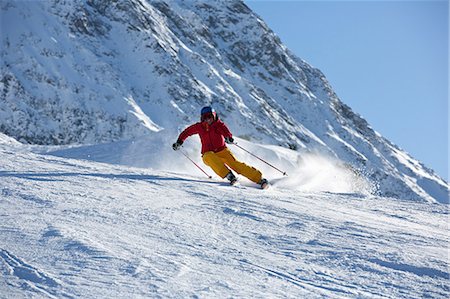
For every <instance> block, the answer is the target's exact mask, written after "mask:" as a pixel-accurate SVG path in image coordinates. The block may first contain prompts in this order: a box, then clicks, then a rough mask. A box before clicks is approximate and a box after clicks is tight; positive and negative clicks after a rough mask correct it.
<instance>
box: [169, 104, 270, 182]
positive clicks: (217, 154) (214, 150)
mask: <svg viewBox="0 0 450 299" xmlns="http://www.w3.org/2000/svg"><path fill="white" fill-rule="evenodd" d="M200 115H201V117H200V120H201V121H200V122H197V123H195V124H193V125H191V126H189V127H187V128H186V129H185V130H184V131H183V132H181V133H180V136H178V140H177V142H175V143H174V144H173V145H172V148H173V149H174V150H178V149H179V148H180V146H181V145H182V144H183V142H184V141H185V140H186V138H188V137H189V136H192V135H194V134H198V135H199V136H200V141H201V143H202V151H201V152H202V158H203V162H204V163H205V164H206V165H208V166H209V167H211V168H212V170H213V171H214V172H215V173H216V174H217V175H218V176H220V177H221V178H227V179H228V180H229V181H230V184H231V185H234V184H235V183H236V182H237V178H236V176H235V175H234V174H233V172H232V171H231V170H230V169H232V170H234V171H235V172H237V173H239V174H241V175H243V176H245V177H246V178H248V179H249V180H251V181H253V182H255V183H257V184H259V185H260V186H261V188H263V189H265V188H266V187H267V186H268V181H267V180H266V179H264V178H263V177H262V173H261V171H259V170H258V169H256V168H254V167H251V166H249V165H247V164H245V163H243V162H240V161H238V160H237V159H236V157H235V156H234V155H233V154H232V153H231V151H230V149H229V148H228V147H227V146H226V143H227V144H232V143H233V142H234V140H233V135H232V134H231V132H230V130H229V129H228V127H227V126H226V125H225V123H224V122H223V121H221V120H220V119H219V117H218V115H217V113H216V111H215V110H214V109H213V108H212V107H211V106H206V107H203V108H202V110H201V113H200Z"/></svg>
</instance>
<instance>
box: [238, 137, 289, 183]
mask: <svg viewBox="0 0 450 299" xmlns="http://www.w3.org/2000/svg"><path fill="white" fill-rule="evenodd" d="M233 144H234V145H236V146H237V147H238V148H240V149H241V150H244V151H246V152H247V153H249V154H250V155H252V156H253V157H255V158H257V159H259V160H261V161H263V162H264V163H266V164H267V165H269V166H270V167H272V168H274V169H276V170H278V171H279V172H281V173H282V174H283V175H285V176H287V173H286V171H282V170H279V169H278V168H276V167H275V166H273V165H272V164H270V163H269V162H267V161H264V160H263V159H261V158H260V157H258V156H257V155H255V154H253V153H251V152H249V151H248V150H246V149H245V148H243V147H242V146H240V145H239V144H237V143H236V142H233Z"/></svg>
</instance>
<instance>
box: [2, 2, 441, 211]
mask: <svg viewBox="0 0 450 299" xmlns="http://www.w3.org/2000/svg"><path fill="white" fill-rule="evenodd" d="M0 6H1V18H0V19H1V22H2V23H1V27H2V30H1V49H0V51H1V52H0V58H1V59H0V61H1V62H0V63H1V73H0V94H1V98H0V108H1V109H0V132H3V133H5V134H7V135H9V136H13V137H15V138H16V139H17V140H19V141H21V142H26V143H34V144H75V143H83V144H86V143H89V144H93V143H100V142H111V141H116V140H124V139H129V138H136V137H139V136H143V135H146V134H152V133H154V132H160V131H161V130H162V131H163V132H164V133H165V134H167V135H168V136H171V137H172V140H171V142H173V141H174V139H175V138H176V136H177V134H178V133H179V130H180V129H181V128H182V127H184V126H186V125H187V124H189V123H191V122H193V121H196V120H197V119H198V112H199V109H200V108H201V107H202V106H203V105H205V104H213V105H214V106H215V107H216V109H217V110H218V111H219V113H220V115H221V117H222V118H223V119H224V120H225V121H226V122H227V123H228V124H229V126H230V127H231V129H232V131H233V132H234V134H235V135H237V136H240V137H242V138H244V139H247V140H251V141H253V142H258V143H265V144H272V145H282V146H284V147H287V148H293V149H297V150H298V151H299V152H302V153H305V152H313V153H316V152H319V153H321V154H322V155H323V154H326V155H328V156H331V157H335V158H338V159H340V160H341V161H343V162H345V163H347V164H349V165H352V167H353V168H354V169H357V170H358V171H360V172H361V173H364V174H365V175H367V177H369V178H370V179H371V180H372V181H373V182H374V183H375V184H377V185H378V186H379V188H378V190H379V194H380V195H384V196H392V197H397V198H403V199H411V200H416V201H430V202H434V201H439V202H448V195H449V185H448V183H447V182H445V181H444V180H442V179H441V178H439V177H438V176H437V175H436V174H435V173H434V172H433V171H432V170H430V169H428V168H426V167H425V166H424V165H422V164H421V163H419V162H418V161H417V160H415V159H414V158H412V157H411V156H409V155H408V154H407V153H406V152H404V151H402V150H401V149H399V148H398V147H396V146H395V145H393V144H392V143H391V142H389V141H388V140H386V139H384V138H383V137H382V136H380V135H379V134H378V133H376V132H375V131H374V130H373V129H372V128H371V127H370V126H369V125H368V124H367V122H366V121H365V120H364V119H362V118H361V117H360V116H359V115H357V114H355V113H354V112H353V111H352V110H351V109H350V108H349V107H348V106H346V105H345V104H343V103H342V102H341V101H340V100H339V99H338V97H337V95H336V94H335V93H334V92H333V90H332V88H331V87H330V86H329V84H328V82H327V81H326V79H325V77H324V76H323V74H322V73H321V72H320V71H319V70H317V69H315V68H313V67H311V66H310V65H308V64H307V63H306V62H305V61H303V60H301V59H299V58H297V57H295V56H294V55H293V54H292V53H291V52H290V51H289V50H288V49H287V48H286V47H285V46H284V45H283V44H282V43H281V41H280V40H279V39H278V37H277V36H276V35H275V34H274V33H273V32H272V31H271V30H270V29H269V28H268V27H267V26H266V24H265V23H264V22H263V21H262V20H261V19H260V18H259V17H258V16H257V15H255V14H254V13H253V12H252V11H251V10H250V9H249V8H248V7H247V6H246V5H245V4H244V3H243V2H242V1H240V0H232V1H220V0H213V1H210V0H208V1H199V0H195V1H194V0H192V1H169V0H167V1H144V0H118V1H114V2H112V3H110V2H105V1H100V0H77V1H56V0H51V1H32V2H29V1H2V2H1V3H0ZM387 108H388V107H387ZM165 145H166V147H167V148H168V149H169V145H170V143H168V144H165Z"/></svg>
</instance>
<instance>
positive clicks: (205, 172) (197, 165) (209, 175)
mask: <svg viewBox="0 0 450 299" xmlns="http://www.w3.org/2000/svg"><path fill="white" fill-rule="evenodd" d="M180 152H181V153H182V154H183V155H184V156H185V157H186V158H188V159H189V161H191V162H192V163H194V165H195V166H197V168H198V169H200V170H201V171H202V172H203V173H204V174H205V175H206V176H207V177H208V178H210V179H212V176H210V175H209V174H207V173H206V171H204V170H203V169H202V168H201V167H200V166H199V165H198V164H197V163H195V162H194V160H192V159H191V158H190V157H189V156H188V155H187V154H186V153H185V152H184V151H183V150H181V151H180Z"/></svg>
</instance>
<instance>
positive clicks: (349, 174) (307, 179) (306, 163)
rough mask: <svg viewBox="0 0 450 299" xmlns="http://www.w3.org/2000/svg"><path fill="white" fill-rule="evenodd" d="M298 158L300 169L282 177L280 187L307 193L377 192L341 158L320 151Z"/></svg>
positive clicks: (278, 183)
mask: <svg viewBox="0 0 450 299" xmlns="http://www.w3.org/2000/svg"><path fill="white" fill-rule="evenodd" d="M299 158H300V159H299V160H298V162H297V168H295V169H293V170H292V171H291V173H290V174H289V176H288V177H287V178H285V179H282V180H279V181H278V182H277V183H276V186H277V187H279V188H281V187H282V188H286V189H293V190H298V191H308V192H332V193H357V194H362V195H370V194H374V193H375V189H376V188H375V186H374V185H373V184H372V183H371V182H369V180H368V179H367V178H365V177H364V176H363V175H362V174H360V173H358V171H356V170H354V169H353V168H352V166H350V165H347V164H344V163H343V162H342V161H339V160H337V159H334V158H331V157H327V156H325V155H321V154H317V153H316V154H313V153H306V154H303V155H299Z"/></svg>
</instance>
